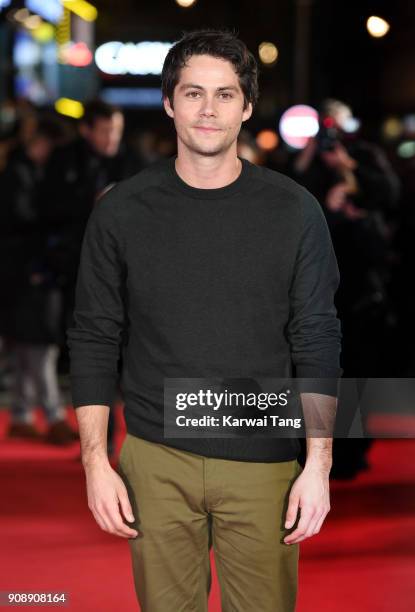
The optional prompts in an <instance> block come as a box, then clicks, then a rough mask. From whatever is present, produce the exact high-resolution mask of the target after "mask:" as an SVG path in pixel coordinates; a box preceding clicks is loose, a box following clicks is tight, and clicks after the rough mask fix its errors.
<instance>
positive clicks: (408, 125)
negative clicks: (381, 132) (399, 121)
mask: <svg viewBox="0 0 415 612" xmlns="http://www.w3.org/2000/svg"><path fill="white" fill-rule="evenodd" d="M403 125H404V129H405V132H406V133H407V134H415V115H406V116H405V117H404V118H403Z"/></svg>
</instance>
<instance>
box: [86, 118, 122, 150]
mask: <svg viewBox="0 0 415 612" xmlns="http://www.w3.org/2000/svg"><path fill="white" fill-rule="evenodd" d="M123 131H124V117H123V115H122V114H121V113H114V114H113V115H112V116H111V117H110V118H109V119H107V118H106V117H98V118H97V119H95V121H94V123H93V125H92V127H89V126H87V125H85V124H84V125H82V128H81V133H82V135H83V137H84V138H86V140H87V141H88V142H89V144H90V146H91V147H92V148H93V149H94V150H95V151H96V152H97V153H99V154H100V155H104V156H105V157H114V155H117V153H118V150H119V148H120V142H121V138H122V135H123Z"/></svg>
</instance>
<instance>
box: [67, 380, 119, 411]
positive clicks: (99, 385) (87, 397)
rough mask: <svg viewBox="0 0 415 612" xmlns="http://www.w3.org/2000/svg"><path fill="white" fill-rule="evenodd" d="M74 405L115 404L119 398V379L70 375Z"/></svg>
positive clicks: (76, 406) (110, 405) (77, 406)
mask: <svg viewBox="0 0 415 612" xmlns="http://www.w3.org/2000/svg"><path fill="white" fill-rule="evenodd" d="M70 383H71V393H72V405H73V407H74V408H79V407H80V406H109V407H110V408H111V407H112V406H113V405H114V404H115V401H116V398H117V379H115V378H111V377H109V376H107V377H99V378H97V377H91V376H70Z"/></svg>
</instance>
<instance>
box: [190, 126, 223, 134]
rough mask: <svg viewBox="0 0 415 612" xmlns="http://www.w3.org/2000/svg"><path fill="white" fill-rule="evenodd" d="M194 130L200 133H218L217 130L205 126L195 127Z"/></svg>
mask: <svg viewBox="0 0 415 612" xmlns="http://www.w3.org/2000/svg"><path fill="white" fill-rule="evenodd" d="M195 128H196V129H197V130H202V132H219V128H214V127H210V126H205V125H196V126H195Z"/></svg>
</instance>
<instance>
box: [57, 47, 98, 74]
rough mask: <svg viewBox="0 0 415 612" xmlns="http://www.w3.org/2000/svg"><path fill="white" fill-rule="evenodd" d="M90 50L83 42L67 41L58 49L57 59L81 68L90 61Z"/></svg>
mask: <svg viewBox="0 0 415 612" xmlns="http://www.w3.org/2000/svg"><path fill="white" fill-rule="evenodd" d="M92 58H93V56H92V51H91V50H90V49H89V48H88V45H87V44H86V43H84V42H78V43H74V42H69V43H66V44H65V45H62V47H61V48H60V49H59V61H60V62H61V63H63V64H68V65H69V66H76V67H77V68H83V67H85V66H89V64H90V63H91V62H92Z"/></svg>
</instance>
